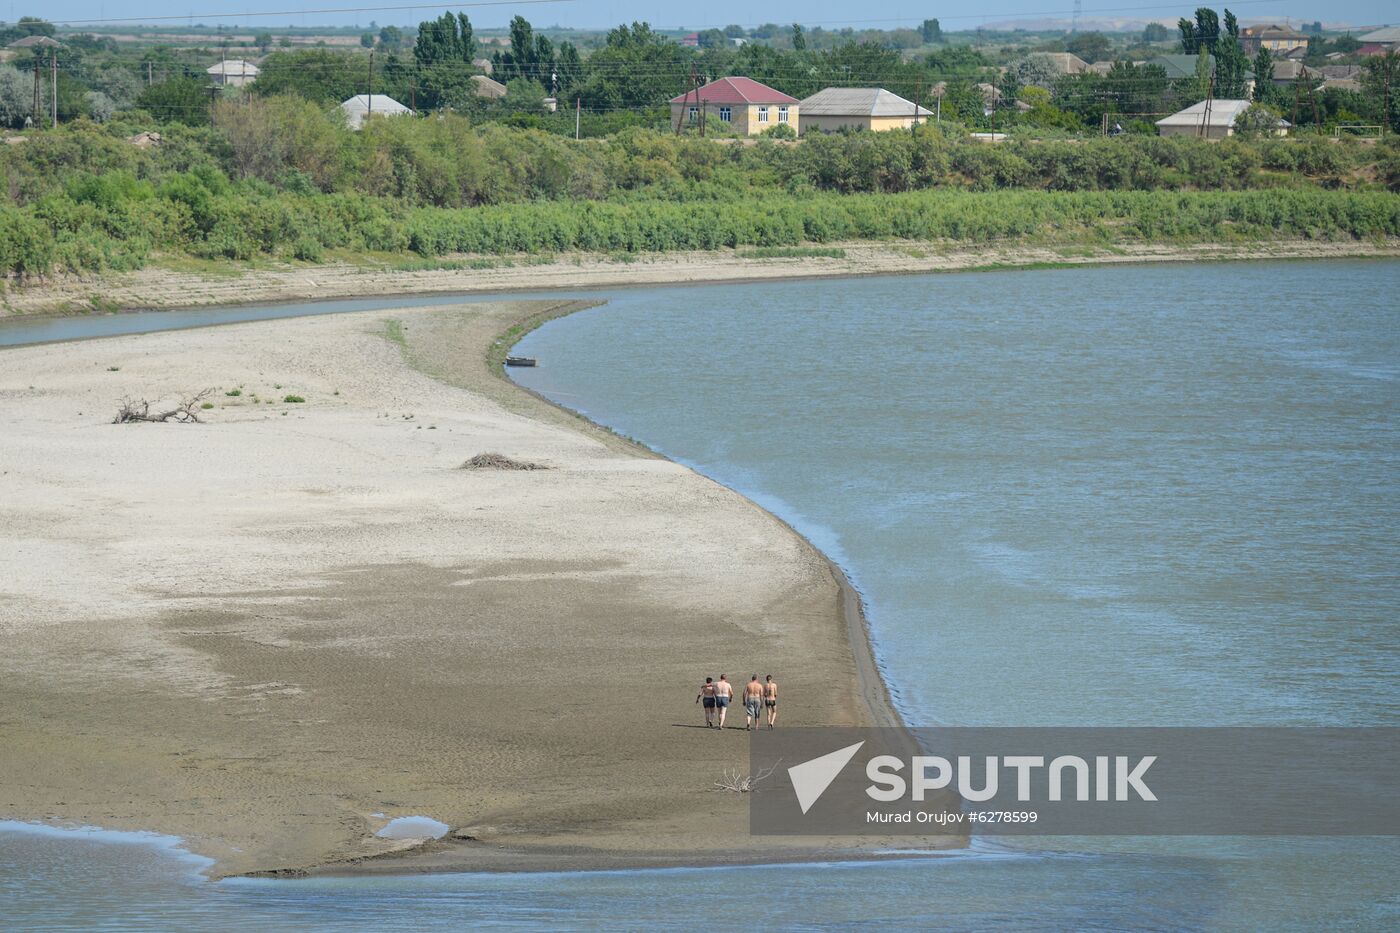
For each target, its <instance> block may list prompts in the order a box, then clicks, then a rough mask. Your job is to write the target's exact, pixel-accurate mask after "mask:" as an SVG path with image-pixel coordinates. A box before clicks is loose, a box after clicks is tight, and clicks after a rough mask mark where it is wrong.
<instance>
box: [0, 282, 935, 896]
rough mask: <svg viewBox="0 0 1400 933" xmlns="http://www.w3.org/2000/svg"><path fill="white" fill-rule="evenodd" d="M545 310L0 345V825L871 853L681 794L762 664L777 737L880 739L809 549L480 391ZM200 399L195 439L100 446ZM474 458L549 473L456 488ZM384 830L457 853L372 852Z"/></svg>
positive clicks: (235, 858) (299, 322)
mask: <svg viewBox="0 0 1400 933" xmlns="http://www.w3.org/2000/svg"><path fill="white" fill-rule="evenodd" d="M573 307H576V305H574V304H569V303H560V302H549V303H540V302H493V303H489V304H472V305H463V306H456V307H448V308H436V309H412V310H397V311H374V312H363V313H356V314H344V315H334V316H320V317H310V318H299V319H284V320H277V321H267V322H256V323H247V324H235V325H228V326H223V327H217V328H204V329H197V330H189V331H177V332H166V333H160V334H148V335H140V336H131V337H119V338H112V339H108V340H100V341H81V342H76V343H67V344H51V345H45V346H33V347H23V348H15V349H9V350H5V351H0V353H2V354H3V361H4V365H3V367H0V431H3V435H4V436H5V438H6V441H5V443H4V444H3V445H0V476H3V481H4V482H5V484H6V489H7V494H6V497H5V500H4V502H3V504H0V527H3V528H4V532H3V537H4V547H3V548H0V632H3V634H4V638H5V642H6V645H7V651H6V652H4V653H3V656H0V708H3V709H4V710H5V714H4V715H3V717H0V745H3V747H4V748H5V749H6V751H7V753H6V755H5V756H3V757H2V758H0V817H3V818H12V819H46V820H53V821H56V822H59V823H63V822H73V823H85V824H93V825H101V826H105V827H109V828H113V829H146V830H154V831H159V832H163V833H169V834H173V835H179V836H182V837H183V838H185V839H186V840H187V842H188V844H189V846H190V848H192V849H193V850H195V851H197V852H200V853H201V854H205V855H209V856H211V857H213V858H214V859H216V860H217V865H216V867H215V868H214V870H213V874H215V875H228V874H238V873H277V874H290V875H296V874H305V873H311V872H328V871H329V872H338V873H339V872H346V871H392V872H414V871H429V870H431V871H444V870H531V869H589V868H620V867H641V866H649V865H678V864H688V865H695V864H735V863H742V862H751V861H778V860H803V859H814V858H832V857H850V856H852V855H860V854H862V853H864V854H867V855H869V854H873V851H872V850H873V848H874V847H876V846H879V845H880V844H881V843H882V840H869V841H868V842H867V844H866V845H865V846H856V847H854V848H853V847H851V846H850V845H848V844H847V843H846V842H845V841H843V840H819V839H815V840H800V841H797V842H795V843H794V842H791V841H787V842H785V841H783V840H776V841H772V842H769V841H766V840H765V841H762V842H761V844H760V845H755V841H754V840H753V839H752V838H750V837H749V836H748V835H747V812H746V802H745V800H744V799H743V798H740V797H738V796H736V795H732V794H725V793H720V792H716V791H715V790H714V789H713V782H714V780H715V779H716V778H717V777H719V776H720V774H721V772H722V771H723V769H724V768H725V767H731V766H732V767H740V768H742V767H743V764H744V761H745V759H746V750H747V742H746V741H745V733H744V732H743V731H742V730H738V731H729V732H727V733H726V734H718V733H714V732H707V731H706V730H704V729H703V727H700V726H698V722H699V714H698V709H696V708H695V707H693V704H692V703H691V700H692V699H693V691H694V682H695V681H696V680H697V679H698V678H699V677H701V676H703V675H704V674H706V673H715V674H717V673H719V672H721V671H724V672H727V673H729V674H730V675H731V677H745V676H746V675H747V674H748V673H751V672H752V670H753V669H757V670H759V671H760V672H766V671H767V670H770V669H771V670H773V671H774V672H775V674H777V675H778V676H779V678H780V679H785V680H786V681H787V682H786V684H785V688H786V689H785V691H784V700H785V702H784V721H785V724H787V725H804V724H818V723H821V724H835V725H843V724H849V725H860V724H886V723H893V722H896V721H897V720H896V719H895V718H894V714H893V712H892V710H890V708H889V705H888V697H887V696H886V695H885V692H884V689H883V685H882V684H881V682H880V680H879V677H878V672H877V671H876V670H875V667H874V662H873V658H871V657H870V652H869V643H868V640H867V639H866V638H865V633H864V631H863V628H862V627H861V626H862V622H861V620H860V619H859V617H858V615H856V614H854V611H853V610H854V608H855V607H854V604H853V598H854V597H853V594H852V592H851V590H850V588H849V587H847V586H844V585H843V581H842V580H841V579H840V576H839V571H835V570H834V568H832V567H831V566H830V565H829V563H828V562H827V561H826V560H825V558H824V557H823V556H822V555H821V554H820V553H819V552H817V551H816V550H815V549H814V548H812V547H811V546H810V545H809V544H808V543H807V542H806V541H804V540H803V539H801V538H800V537H799V536H798V535H796V534H795V533H794V532H793V531H792V530H791V529H790V528H788V527H787V526H785V525H783V524H782V523H781V522H779V521H778V520H777V519H776V518H774V517H773V516H771V515H769V514H768V513H766V512H764V511H763V510H761V509H759V508H758V507H757V506H754V505H753V504H752V503H750V502H748V501H747V500H745V499H744V498H743V497H741V496H739V495H738V494H736V493H734V492H732V491H730V490H728V489H725V488H723V487H720V486H718V485H717V484H715V483H713V482H711V481H709V480H706V479H704V478H702V477H700V476H698V475H697V474H694V473H692V472H691V471H689V470H686V469H684V468H682V467H680V466H678V465H676V464H674V463H671V462H670V461H667V460H664V459H661V458H657V457H655V456H652V455H649V454H648V453H647V452H645V451H642V450H640V449H638V448H636V447H635V446H634V445H632V444H630V443H627V442H625V441H622V440H621V439H619V438H616V437H614V436H613V435H611V434H609V433H608V432H606V431H604V430H602V429H599V428H596V427H595V426H592V425H590V424H588V423H587V422H584V421H583V420H581V419H579V418H577V417H575V416H573V415H570V414H568V413H566V412H563V411H562V410H560V409H557V408H555V407H554V406H552V405H549V404H547V403H545V402H543V401H542V400H540V399H538V398H535V397H533V396H531V395H529V394H528V393H525V392H523V391H522V390H520V389H518V388H517V387H515V386H514V385H512V384H510V383H508V382H507V381H505V380H503V379H502V378H501V377H500V376H499V374H498V373H496V372H493V370H492V368H491V366H490V365H489V364H488V362H487V358H488V351H489V350H490V349H491V348H492V347H493V345H494V344H495V343H496V340H497V335H500V334H504V333H507V332H512V331H515V330H519V329H520V328H522V327H528V326H530V324H531V322H532V321H534V320H539V319H542V318H547V317H550V316H555V315H558V314H560V313H567V312H568V311H569V310H571V309H572V308H573ZM498 352H499V348H498ZM206 386H212V387H214V388H215V394H214V395H212V396H211V398H212V399H213V404H214V407H213V408H211V409H209V410H207V411H206V412H205V418H206V421H207V423H206V424H202V425H176V424H161V425H113V424H111V423H110V420H111V414H112V411H113V410H114V408H115V402H116V400H117V399H118V398H119V397H121V396H123V395H133V396H150V397H157V396H159V397H163V398H170V397H172V396H175V395H178V394H180V393H182V392H189V391H193V390H195V389H198V388H203V387H206ZM234 393H237V394H234ZM290 395H296V396H299V397H302V398H304V399H305V400H306V401H305V402H288V401H285V400H284V399H285V397H287V396H290ZM487 450H489V451H499V452H501V453H505V454H507V455H509V456H512V457H516V458H518V459H525V460H530V461H533V462H538V463H542V464H545V465H547V466H549V467H550V469H548V470H544V471H533V472H495V471H468V470H462V469H460V464H461V463H462V461H463V460H465V459H466V458H467V457H470V456H472V455H474V454H476V453H480V452H483V451H487ZM788 672H791V673H788ZM833 684H835V685H842V686H841V688H840V689H837V690H833V689H831V686H832V685H833ZM411 814H423V815H427V816H432V817H435V818H437V819H440V820H442V821H444V822H446V823H448V824H449V825H450V826H451V827H452V828H453V833H452V834H451V835H450V836H449V837H448V839H446V840H445V841H443V842H439V843H434V844H431V845H428V846H419V845H412V846H409V845H406V844H404V843H401V842H391V841H388V840H382V839H377V838H376V837H374V836H373V832H374V831H375V830H376V829H378V828H379V827H380V826H382V825H383V824H384V823H385V822H386V821H387V820H388V819H389V818H392V817H395V816H402V815H411ZM929 842H931V843H933V844H937V845H944V846H946V845H956V844H958V843H959V840H956V839H942V840H929ZM904 843H905V844H906V845H907V843H908V840H905V841H904ZM409 849H412V851H408V850H409Z"/></svg>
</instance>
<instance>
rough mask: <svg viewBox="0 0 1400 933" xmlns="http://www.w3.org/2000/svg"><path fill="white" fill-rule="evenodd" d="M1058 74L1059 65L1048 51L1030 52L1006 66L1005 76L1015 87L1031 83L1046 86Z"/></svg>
mask: <svg viewBox="0 0 1400 933" xmlns="http://www.w3.org/2000/svg"><path fill="white" fill-rule="evenodd" d="M1059 75H1060V67H1059V65H1058V64H1057V63H1056V62H1055V59H1054V58H1053V57H1051V55H1050V54H1049V53H1048V52H1032V53H1031V54H1029V55H1027V56H1026V57H1025V58H1021V59H1017V60H1016V61H1014V62H1012V63H1011V64H1010V65H1008V66H1006V77H1007V78H1009V79H1011V80H1012V81H1014V82H1015V84H1016V86H1017V87H1025V86H1026V85H1030V84H1033V85H1035V86H1037V87H1043V88H1048V87H1050V86H1051V85H1053V84H1054V83H1055V78H1057V77H1058V76H1059Z"/></svg>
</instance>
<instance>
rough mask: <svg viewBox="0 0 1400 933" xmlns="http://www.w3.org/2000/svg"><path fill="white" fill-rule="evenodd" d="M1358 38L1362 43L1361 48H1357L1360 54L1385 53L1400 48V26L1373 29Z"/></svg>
mask: <svg viewBox="0 0 1400 933" xmlns="http://www.w3.org/2000/svg"><path fill="white" fill-rule="evenodd" d="M1356 38H1357V39H1358V40H1360V41H1361V43H1362V45H1361V48H1359V49H1357V50H1356V52H1357V54H1358V55H1384V54H1385V53H1386V52H1393V51H1396V50H1397V49H1400V26H1385V27H1383V28H1381V29H1373V30H1372V31H1370V32H1368V33H1366V34H1365V35H1360V36H1357V37H1356Z"/></svg>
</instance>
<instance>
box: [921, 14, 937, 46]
mask: <svg viewBox="0 0 1400 933" xmlns="http://www.w3.org/2000/svg"><path fill="white" fill-rule="evenodd" d="M919 36H920V38H922V39H923V40H924V44H925V45H932V44H934V43H935V42H942V41H943V27H942V26H940V25H938V20H936V19H926V20H924V22H923V25H921V26H920V27H919Z"/></svg>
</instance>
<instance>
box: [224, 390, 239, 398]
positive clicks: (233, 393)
mask: <svg viewBox="0 0 1400 933" xmlns="http://www.w3.org/2000/svg"><path fill="white" fill-rule="evenodd" d="M224 394H225V395H227V396H228V397H229V398H238V396H240V395H242V394H243V390H242V389H229V390H228V391H227V392H225V393H224Z"/></svg>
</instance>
